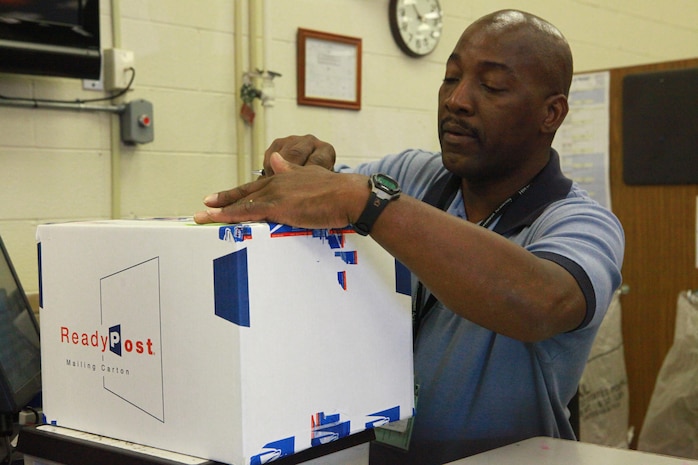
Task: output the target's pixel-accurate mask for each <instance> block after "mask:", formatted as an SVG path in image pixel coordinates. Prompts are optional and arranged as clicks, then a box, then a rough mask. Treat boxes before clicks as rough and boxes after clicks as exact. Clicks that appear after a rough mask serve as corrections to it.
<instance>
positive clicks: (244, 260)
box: [37, 219, 414, 465]
mask: <svg viewBox="0 0 698 465" xmlns="http://www.w3.org/2000/svg"><path fill="white" fill-rule="evenodd" d="M37 239H38V248H39V258H40V288H41V292H40V294H41V350H42V371H43V407H44V412H45V414H46V416H47V421H49V422H54V423H55V424H56V425H58V426H64V427H68V428H73V429H77V430H81V431H86V432H90V433H95V434H99V435H103V436H108V437H113V438H116V439H122V440H126V441H133V442H137V443H141V444H145V445H149V446H152V447H158V448H161V449H166V450H171V451H174V452H179V453H183V454H190V455H194V456H197V457H202V458H206V459H212V460H217V461H221V462H225V463H233V464H236V465H237V464H247V463H250V464H255V463H265V462H267V461H268V460H270V459H273V458H276V457H282V456H286V455H289V454H292V453H294V452H297V451H300V450H303V449H306V448H309V447H312V446H314V445H318V444H322V443H325V442H328V441H332V440H335V439H337V438H341V437H344V436H346V435H349V434H353V433H356V432H359V431H362V430H364V429H366V428H372V427H374V426H379V425H381V424H384V423H386V422H391V421H394V420H398V419H404V418H408V417H410V416H412V414H413V408H414V403H413V378H412V376H413V372H412V332H411V311H410V297H409V295H408V294H409V287H410V285H409V273H406V271H405V269H404V267H402V266H401V265H399V264H396V262H395V260H394V259H393V258H392V257H391V256H390V255H388V254H387V253H386V252H385V251H384V250H383V249H381V248H380V247H379V246H378V245H377V244H376V243H375V242H374V241H373V240H372V239H370V238H364V237H361V236H359V235H357V234H355V233H354V232H353V231H351V230H349V229H347V230H329V231H328V230H305V229H296V228H290V227H288V226H283V225H276V224H267V223H245V224H238V225H207V226H201V225H195V224H193V223H192V222H190V221H186V220H177V219H173V220H113V221H94V222H81V223H65V224H52V225H41V226H39V228H38V230H37Z"/></svg>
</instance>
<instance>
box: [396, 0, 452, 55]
mask: <svg viewBox="0 0 698 465" xmlns="http://www.w3.org/2000/svg"><path fill="white" fill-rule="evenodd" d="M388 14H389V22H390V32H391V33H392V35H393V39H395V42H396V43H397V45H398V46H399V47H400V49H401V50H402V51H403V52H405V53H406V54H407V55H409V56H411V57H422V56H424V55H427V54H429V53H431V52H432V51H433V50H434V49H435V48H436V46H437V45H438V43H439V39H440V38H441V28H442V26H443V12H442V10H441V5H439V0H390V6H389V8H388Z"/></svg>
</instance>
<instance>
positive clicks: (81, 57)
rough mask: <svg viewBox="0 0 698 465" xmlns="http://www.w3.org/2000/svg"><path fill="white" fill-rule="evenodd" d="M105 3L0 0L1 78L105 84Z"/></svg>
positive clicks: (89, 0) (91, 1) (71, 0)
mask: <svg viewBox="0 0 698 465" xmlns="http://www.w3.org/2000/svg"><path fill="white" fill-rule="evenodd" d="M99 30H100V28H99V0H60V1H59V0H21V1H17V0H0V73H19V74H34V75H44V76H60V77H70V78H83V79H99V75H100V70H101V53H100V36H99Z"/></svg>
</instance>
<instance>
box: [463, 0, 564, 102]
mask: <svg viewBox="0 0 698 465" xmlns="http://www.w3.org/2000/svg"><path fill="white" fill-rule="evenodd" d="M477 32H479V33H482V34H484V35H485V36H486V37H487V40H490V41H491V40H495V41H504V40H506V39H507V38H509V39H512V40H514V41H515V43H516V45H517V47H518V48H519V53H521V56H525V57H527V59H528V60H530V61H531V64H532V65H535V68H536V69H537V70H538V73H537V74H538V78H539V79H540V80H541V83H544V84H545V85H546V87H548V88H549V89H548V91H549V92H550V93H551V94H552V93H562V94H564V95H568V94H569V89H570V84H571V83H572V72H573V71H572V52H571V50H570V46H569V44H568V43H567V40H566V39H565V37H564V36H563V35H562V33H561V32H560V31H559V30H558V29H557V28H556V27H555V26H553V25H552V24H550V23H549V22H547V21H546V20H544V19H542V18H539V17H538V16H535V15H532V14H530V13H526V12H523V11H518V10H501V11H496V12H494V13H491V14H489V15H486V16H483V17H482V18H480V19H478V20H477V21H475V22H474V23H473V24H471V25H470V26H469V27H468V28H467V29H466V30H465V32H464V33H463V36H464V37H465V36H466V35H470V36H471V37H472V35H473V34H475V33H477Z"/></svg>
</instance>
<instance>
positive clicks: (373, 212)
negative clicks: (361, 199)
mask: <svg viewBox="0 0 698 465" xmlns="http://www.w3.org/2000/svg"><path fill="white" fill-rule="evenodd" d="M381 176H382V177H384V178H387V176H385V175H375V174H374V175H372V176H371V177H370V178H369V180H368V186H369V188H370V189H371V193H370V195H369V197H368V201H367V202H366V206H365V207H364V210H363V212H361V215H360V216H359V218H358V219H357V220H356V221H355V222H354V223H353V224H352V225H351V227H352V228H353V229H354V231H356V232H357V233H359V234H361V235H362V236H367V235H369V234H370V233H371V229H372V228H373V224H374V223H375V222H376V220H377V219H378V216H380V214H381V213H382V212H383V210H384V209H385V207H386V206H388V204H389V203H390V202H391V201H392V200H395V199H396V198H398V197H399V196H400V189H399V187H398V188H397V189H396V190H395V191H394V192H392V193H388V192H386V190H385V189H386V188H384V187H381V186H377V185H376V184H377V183H378V182H380V177H381ZM388 179H390V181H392V182H393V183H394V184H395V186H397V182H395V180H393V179H392V178H388Z"/></svg>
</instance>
